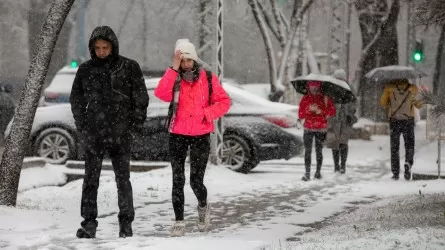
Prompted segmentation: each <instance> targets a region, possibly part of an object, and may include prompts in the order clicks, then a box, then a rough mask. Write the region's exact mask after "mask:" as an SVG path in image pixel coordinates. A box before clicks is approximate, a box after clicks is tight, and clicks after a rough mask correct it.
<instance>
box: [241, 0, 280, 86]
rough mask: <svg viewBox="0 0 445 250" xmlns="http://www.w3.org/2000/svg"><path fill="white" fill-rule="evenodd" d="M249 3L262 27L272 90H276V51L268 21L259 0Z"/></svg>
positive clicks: (252, 0)
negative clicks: (268, 30) (262, 12)
mask: <svg viewBox="0 0 445 250" xmlns="http://www.w3.org/2000/svg"><path fill="white" fill-rule="evenodd" d="M248 3H249V5H250V7H251V9H252V13H253V16H254V18H255V21H256V23H257V24H258V28H259V29H260V33H261V36H262V37H263V41H264V45H265V47H266V54H267V58H268V62H269V78H270V79H271V90H272V92H274V91H275V90H276V89H277V80H276V75H277V63H276V61H275V56H274V54H275V52H274V49H273V45H272V41H271V39H270V36H269V33H267V28H266V21H265V20H264V19H263V16H262V15H261V14H260V9H259V8H260V7H259V6H258V1H257V0H249V2H248Z"/></svg>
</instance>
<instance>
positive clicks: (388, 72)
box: [365, 65, 428, 81]
mask: <svg viewBox="0 0 445 250" xmlns="http://www.w3.org/2000/svg"><path fill="white" fill-rule="evenodd" d="M365 76H366V77H367V78H370V79H374V80H376V81H377V80H378V81H385V80H386V81H390V80H399V79H416V78H421V77H424V76H428V75H427V74H425V73H424V72H422V71H420V70H418V69H415V68H413V67H408V66H401V65H391V66H385V67H379V68H375V69H373V70H371V71H369V72H368V73H367V74H366V75H365Z"/></svg>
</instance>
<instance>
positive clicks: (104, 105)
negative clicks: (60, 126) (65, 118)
mask: <svg viewBox="0 0 445 250" xmlns="http://www.w3.org/2000/svg"><path fill="white" fill-rule="evenodd" d="M98 39H102V40H106V41H109V42H110V43H111V44H112V53H111V55H110V56H109V57H108V58H107V59H100V58H98V57H97V56H96V53H95V51H94V42H95V41H96V40H98ZM88 47H89V50H90V54H91V59H90V60H88V61H86V62H84V63H82V64H81V65H80V66H79V69H78V71H77V74H76V77H75V79H74V83H73V87H72V90H71V96H70V103H71V110H72V112H73V115H74V120H75V122H76V127H77V129H78V130H79V131H80V132H82V133H83V132H86V133H88V134H89V135H91V136H101V137H106V138H120V137H122V136H125V135H128V132H131V131H138V130H139V131H140V130H141V129H142V126H143V124H144V121H145V119H146V118H147V107H148V101H149V98H148V94H147V89H146V87H145V82H144V77H143V75H142V71H141V69H140V67H139V64H138V63H137V62H136V61H134V60H131V59H128V58H125V57H123V56H120V55H119V44H118V40H117V37H116V35H115V34H114V32H113V30H112V29H111V28H110V27H108V26H100V27H97V28H95V29H94V31H93V33H92V34H91V38H90V41H89V44H88Z"/></svg>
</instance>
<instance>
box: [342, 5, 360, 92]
mask: <svg viewBox="0 0 445 250" xmlns="http://www.w3.org/2000/svg"><path fill="white" fill-rule="evenodd" d="M346 4H347V9H348V13H347V14H346V31H345V33H346V45H345V47H346V48H345V52H346V65H345V70H346V77H347V78H346V79H348V82H349V80H350V75H349V74H350V71H349V62H350V60H351V58H350V57H351V53H350V51H349V50H350V47H351V14H352V1H351V0H348V1H347V3H346ZM354 94H357V93H354Z"/></svg>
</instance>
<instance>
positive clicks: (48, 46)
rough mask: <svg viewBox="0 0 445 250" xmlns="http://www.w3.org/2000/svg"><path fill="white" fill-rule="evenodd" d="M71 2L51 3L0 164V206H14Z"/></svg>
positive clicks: (56, 0)
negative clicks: (53, 57) (49, 73)
mask: <svg viewBox="0 0 445 250" xmlns="http://www.w3.org/2000/svg"><path fill="white" fill-rule="evenodd" d="M73 3H74V0H54V1H53V2H52V4H51V7H50V9H49V11H48V14H47V16H46V19H45V22H44V24H43V27H42V29H41V32H40V36H39V38H38V42H37V49H36V53H35V54H34V56H33V58H32V61H31V65H30V67H29V71H28V75H27V78H26V81H25V88H24V90H23V92H22V94H21V97H20V102H19V105H18V108H17V111H16V114H15V118H14V121H13V123H12V129H11V133H10V135H9V137H8V139H7V141H6V146H5V151H4V153H3V158H2V161H1V164H0V205H9V206H15V204H16V200H17V190H18V185H19V180H20V172H21V166H22V163H23V158H24V157H25V148H26V146H25V145H26V144H27V142H28V140H29V135H30V131H31V127H32V124H33V120H34V116H35V112H36V109H37V105H38V102H39V98H40V93H41V91H42V87H43V84H44V80H45V77H46V74H47V72H48V68H49V64H50V61H51V56H52V53H53V51H54V48H55V46H56V42H57V38H58V36H59V34H60V31H61V30H62V26H63V24H64V22H65V19H66V17H67V16H68V13H69V11H70V9H71V6H72V5H73Z"/></svg>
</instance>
